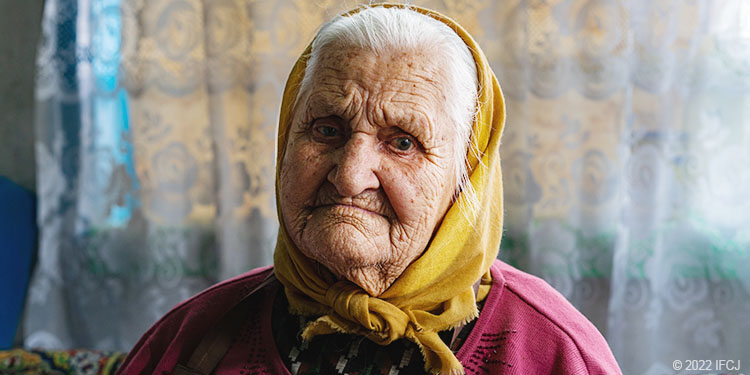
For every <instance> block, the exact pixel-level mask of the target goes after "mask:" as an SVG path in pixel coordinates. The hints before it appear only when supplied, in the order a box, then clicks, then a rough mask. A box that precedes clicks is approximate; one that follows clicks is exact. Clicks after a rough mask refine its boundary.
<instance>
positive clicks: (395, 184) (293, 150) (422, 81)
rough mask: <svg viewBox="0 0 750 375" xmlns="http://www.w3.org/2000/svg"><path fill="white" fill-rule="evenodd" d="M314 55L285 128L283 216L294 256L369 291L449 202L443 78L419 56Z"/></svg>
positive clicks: (386, 281) (383, 285)
mask: <svg viewBox="0 0 750 375" xmlns="http://www.w3.org/2000/svg"><path fill="white" fill-rule="evenodd" d="M322 55H323V56H321V60H320V62H319V63H318V66H317V68H316V71H315V72H314V75H313V78H312V81H311V85H310V86H309V87H310V89H309V90H307V92H306V93H305V94H304V95H303V96H301V97H300V98H299V102H298V103H297V106H296V107H295V110H294V114H293V116H292V123H291V124H290V128H289V136H288V141H287V146H286V153H285V155H284V158H283V160H282V164H281V187H280V189H281V199H280V204H281V212H282V215H283V221H284V225H285V226H286V228H287V231H288V233H289V235H290V236H291V239H292V241H294V243H295V244H296V246H297V247H298V248H299V249H300V251H302V253H303V254H305V255H306V256H307V257H309V258H312V259H314V260H316V261H318V262H319V263H321V264H322V265H324V266H325V267H327V268H328V269H329V270H331V271H332V272H333V273H334V274H336V275H337V276H339V277H344V278H347V279H349V280H350V281H352V282H353V283H355V284H357V285H359V286H360V287H362V289H364V290H365V291H367V292H368V293H369V294H370V295H373V296H377V295H380V294H381V293H382V292H383V291H385V290H386V289H387V288H388V287H389V286H390V285H391V284H392V283H393V281H395V279H396V278H397V277H398V276H399V275H401V273H402V272H403V271H404V269H405V268H406V267H407V266H408V265H409V264H410V263H411V262H412V261H414V260H415V259H416V258H417V257H419V255H420V254H421V253H422V252H423V251H424V249H425V248H426V247H427V245H428V243H429V241H430V238H431V237H432V235H433V232H434V230H435V228H436V227H437V225H438V224H439V222H440V220H441V219H442V217H443V215H444V214H445V212H446V210H447V209H448V207H449V206H450V204H451V201H452V197H453V193H454V190H455V186H456V176H455V173H454V172H453V165H454V164H453V163H454V160H455V158H457V157H459V156H458V155H453V153H454V151H453V149H454V148H453V143H452V142H457V141H458V140H457V138H458V137H457V136H456V134H455V131H454V127H453V126H452V125H451V124H449V123H448V121H447V120H446V118H447V116H446V115H445V112H444V110H443V107H444V105H443V103H444V102H445V101H446V93H445V89H444V87H443V85H444V84H443V82H445V81H446V79H445V77H444V76H443V74H444V73H443V71H442V69H440V68H439V65H438V64H437V63H436V62H435V61H436V60H437V59H435V58H434V57H435V56H434V55H430V54H429V53H414V52H410V53H402V52H394V53H392V54H386V55H384V56H376V55H375V54H373V53H371V52H368V51H363V50H359V49H340V50H327V51H324V53H323V54H322Z"/></svg>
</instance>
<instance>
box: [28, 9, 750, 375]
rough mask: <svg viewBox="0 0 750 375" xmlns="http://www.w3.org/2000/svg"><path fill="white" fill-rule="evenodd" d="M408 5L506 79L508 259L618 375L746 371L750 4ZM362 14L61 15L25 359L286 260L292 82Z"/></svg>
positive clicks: (45, 103) (43, 93) (131, 337)
mask: <svg viewBox="0 0 750 375" xmlns="http://www.w3.org/2000/svg"><path fill="white" fill-rule="evenodd" d="M415 3H416V4H418V5H423V6H427V7H430V8H434V9H437V10H440V11H442V12H445V13H446V14H448V15H450V16H452V17H454V18H456V19H457V20H458V21H459V22H461V23H462V24H463V25H464V26H466V27H467V29H469V31H470V32H471V33H472V34H473V35H474V36H475V37H476V38H477V39H478V40H479V42H480V45H482V46H483V48H484V50H485V52H486V54H487V55H488V57H489V59H490V61H491V62H492V63H493V66H494V69H495V72H496V73H497V75H498V78H499V79H500V82H501V85H502V86H503V89H504V92H505V95H506V99H507V104H508V123H507V127H506V134H505V137H504V142H503V146H502V149H501V153H502V156H503V168H504V175H505V194H506V196H505V202H506V219H505V220H506V223H507V224H506V228H505V231H506V233H505V236H504V239H503V244H502V249H501V258H503V259H505V260H506V261H508V262H510V263H512V264H514V265H516V266H518V267H520V268H522V269H524V270H526V271H528V272H531V273H534V274H536V275H538V276H540V277H543V278H544V279H546V280H547V281H548V282H550V283H551V284H552V285H553V286H554V287H555V288H557V289H558V290H559V291H560V292H561V293H562V294H563V295H565V296H566V297H567V298H568V299H570V300H571V301H572V302H573V303H574V304H575V305H576V307H578V308H579V309H580V310H581V311H582V312H583V313H584V314H586V315H587V316H588V317H589V319H591V320H592V321H593V322H594V323H595V324H596V325H597V327H598V328H599V329H600V330H601V331H602V333H603V334H604V335H605V337H606V338H607V340H608V341H609V343H610V345H611V346H612V349H613V351H614V353H615V355H616V357H617V358H618V360H619V361H620V364H621V366H622V368H623V371H625V373H628V374H631V373H634V374H635V373H637V374H641V373H649V374H662V373H673V372H674V371H673V370H672V361H674V360H685V359H708V358H718V359H722V358H723V359H734V360H737V359H742V358H750V341H748V339H747V338H746V335H745V334H743V332H748V331H750V319H747V317H748V316H750V271H748V269H750V228H748V226H747V225H746V223H747V222H750V190H748V188H747V187H748V186H750V52H748V51H750V28H749V27H748V26H747V25H748V24H750V5H748V3H747V2H743V1H741V0H733V1H729V0H727V1H723V2H721V4H719V3H717V2H711V1H707V0H704V1H700V0H692V1H691V0H685V1H676V0H675V1H668V0H659V1H645V0H640V1H632V2H631V1H628V2H625V1H607V0H598V1H591V0H550V1H541V0H528V1H520V0H512V1H503V2H492V1H489V0H474V1H469V0H442V1H437V0H435V1H416V2H415ZM354 5H355V3H353V2H345V4H342V3H339V2H336V1H332V0H323V1H314V2H310V1H302V0H285V1H270V0H210V1H209V0H151V1H143V0H48V1H47V2H46V5H45V14H44V20H43V40H42V43H41V45H40V49H39V53H38V55H39V61H38V77H37V99H36V100H37V110H36V128H37V129H36V130H37V150H36V152H37V162H38V166H37V170H38V178H37V181H38V194H39V225H40V229H41V237H40V256H39V264H38V266H37V269H36V272H35V275H34V277H33V281H32V288H31V291H30V296H29V301H28V305H27V312H26V319H25V327H24V328H25V343H26V345H27V346H43V347H95V348H100V349H117V350H127V349H129V348H130V347H131V346H132V345H133V344H134V343H135V341H136V340H137V339H138V337H139V336H140V334H141V333H142V332H144V331H145V330H146V329H147V328H148V327H149V326H150V325H151V324H152V323H153V322H154V321H155V320H156V319H158V317H160V316H161V315H162V314H164V313H165V312H166V311H167V310H168V309H169V308H170V307H171V306H172V305H174V304H175V303H177V302H179V301H181V300H183V299H185V298H187V297H189V296H190V295H192V294H194V293H196V292H198V291H200V290H201V289H203V288H205V287H207V286H209V285H211V284H213V283H214V282H216V281H219V280H221V279H224V278H227V277H230V276H232V275H236V274H238V273H241V272H243V271H245V270H247V269H250V268H253V267H257V266H261V265H266V264H270V263H271V254H272V252H273V245H274V240H275V233H276V229H277V225H278V224H277V222H276V213H275V207H274V190H273V189H274V160H273V158H274V142H275V128H276V120H277V116H278V113H277V112H278V106H279V101H280V98H281V91H282V89H283V85H284V82H285V80H286V75H287V74H288V72H289V70H290V68H291V65H292V63H293V62H294V59H296V57H297V55H298V54H299V53H300V52H301V51H302V49H303V48H304V46H305V45H306V44H307V43H308V41H309V38H310V37H311V36H312V35H313V33H314V32H315V30H316V28H317V27H318V25H320V24H321V23H322V22H323V21H324V20H327V19H329V18H330V17H332V16H333V15H334V14H336V13H338V12H339V11H342V10H345V9H348V8H350V7H352V6H354ZM748 365H750V363H748ZM745 366H746V365H745ZM743 370H747V369H746V368H743Z"/></svg>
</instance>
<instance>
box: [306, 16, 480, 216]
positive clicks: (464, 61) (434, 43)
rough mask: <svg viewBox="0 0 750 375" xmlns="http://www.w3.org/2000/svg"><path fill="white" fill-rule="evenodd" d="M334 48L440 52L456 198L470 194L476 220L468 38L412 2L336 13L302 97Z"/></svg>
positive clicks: (468, 205) (320, 39) (313, 55)
mask: <svg viewBox="0 0 750 375" xmlns="http://www.w3.org/2000/svg"><path fill="white" fill-rule="evenodd" d="M331 47H333V48H337V49H341V48H351V47H355V48H359V49H363V50H368V51H372V52H374V53H375V54H377V55H383V54H387V53H389V52H391V53H392V52H394V51H440V53H439V54H436V55H437V57H436V58H437V59H438V63H439V66H440V67H442V69H444V70H443V72H444V73H445V76H446V77H447V79H448V82H446V83H445V85H444V86H443V87H444V88H445V96H446V97H450V100H446V102H445V107H444V108H445V111H446V114H447V116H448V119H449V123H450V124H451V125H453V127H454V131H455V134H456V139H457V140H458V141H457V142H454V147H453V152H454V159H455V166H454V168H455V169H454V172H455V176H456V177H457V178H456V180H457V186H456V190H455V196H454V199H460V197H463V199H465V202H464V203H465V204H464V205H463V206H462V210H463V214H464V215H465V216H466V217H467V219H469V221H470V222H471V223H472V224H473V222H474V219H475V217H476V208H477V206H478V199H477V194H476V191H475V190H474V187H473V186H472V185H471V183H470V182H469V176H468V162H467V156H468V153H469V152H472V153H475V154H476V153H478V150H476V147H473V145H471V144H470V142H471V133H472V127H473V124H474V118H475V116H476V112H477V98H478V89H477V87H478V78H477V67H476V65H475V63H474V58H473V57H472V54H471V51H470V50H469V48H468V46H467V45H466V43H464V41H463V40H462V39H461V37H459V36H458V34H456V32H455V31H453V30H452V29H451V28H450V27H449V26H448V25H446V24H444V23H443V22H440V21H438V20H436V19H434V18H432V17H429V16H427V15H424V14H422V13H419V12H417V11H415V10H412V9H409V8H408V6H406V7H403V8H401V7H391V8H385V7H367V6H365V7H364V9H362V10H360V11H359V12H357V13H355V14H353V15H351V16H337V17H336V18H334V19H333V20H331V21H329V22H327V23H326V24H324V25H323V26H322V27H321V29H320V31H319V32H318V34H317V35H316V36H315V39H314V40H313V43H312V50H311V52H310V56H309V59H308V61H307V67H306V69H305V77H304V78H303V80H302V82H301V85H300V90H299V93H298V95H297V99H299V98H300V97H301V96H302V95H303V93H305V92H307V90H309V88H310V87H309V86H310V83H311V79H312V76H313V72H314V70H315V68H316V66H317V64H318V61H319V60H320V57H321V55H322V54H323V51H325V50H327V49H328V48H331ZM461 192H463V194H460V193H461Z"/></svg>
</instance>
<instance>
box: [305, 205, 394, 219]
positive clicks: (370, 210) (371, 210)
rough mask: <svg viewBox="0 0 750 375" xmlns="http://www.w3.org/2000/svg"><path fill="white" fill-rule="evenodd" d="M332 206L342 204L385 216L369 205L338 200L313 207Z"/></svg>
mask: <svg viewBox="0 0 750 375" xmlns="http://www.w3.org/2000/svg"><path fill="white" fill-rule="evenodd" d="M334 206H344V207H350V208H356V209H359V210H362V211H367V212H369V213H371V214H375V215H380V216H385V214H384V213H382V212H380V211H378V210H375V209H372V208H370V207H362V206H358V205H356V204H351V203H339V202H333V203H325V204H321V205H318V206H317V207H315V208H323V207H334Z"/></svg>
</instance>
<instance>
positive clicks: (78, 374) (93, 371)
mask: <svg viewBox="0 0 750 375" xmlns="http://www.w3.org/2000/svg"><path fill="white" fill-rule="evenodd" d="M123 360H125V354H124V353H118V352H103V351H96V350H66V351H46V350H39V349H32V350H23V349H13V350H9V351H2V352H0V374H3V375H68V374H69V375H109V374H114V373H115V371H116V370H117V368H118V367H120V365H121V364H122V362H123Z"/></svg>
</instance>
